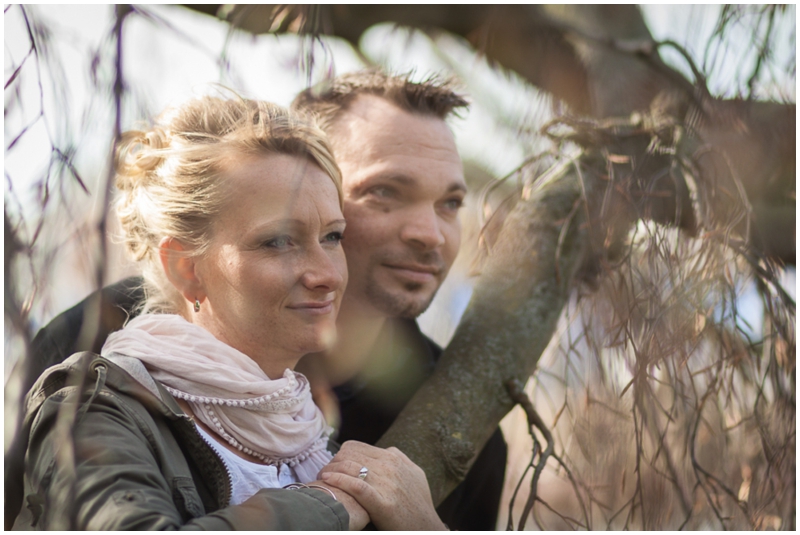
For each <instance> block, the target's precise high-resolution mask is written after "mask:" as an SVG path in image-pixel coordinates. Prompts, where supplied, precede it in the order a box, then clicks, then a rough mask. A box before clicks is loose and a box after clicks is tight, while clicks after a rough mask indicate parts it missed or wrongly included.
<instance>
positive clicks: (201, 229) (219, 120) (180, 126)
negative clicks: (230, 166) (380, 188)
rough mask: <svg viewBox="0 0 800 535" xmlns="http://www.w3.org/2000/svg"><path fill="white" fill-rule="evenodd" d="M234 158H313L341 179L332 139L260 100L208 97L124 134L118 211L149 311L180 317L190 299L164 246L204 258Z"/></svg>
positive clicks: (118, 155) (119, 155) (308, 121)
mask: <svg viewBox="0 0 800 535" xmlns="http://www.w3.org/2000/svg"><path fill="white" fill-rule="evenodd" d="M231 153H234V154H236V153H238V154H241V155H243V156H246V155H268V154H288V155H292V156H299V157H303V158H307V159H308V160H310V161H311V162H313V163H315V164H317V165H318V166H319V167H320V168H321V169H322V170H323V171H325V173H327V174H328V176H330V177H331V180H333V182H334V184H335V185H336V189H337V191H338V192H339V204H340V206H341V204H342V200H343V195H342V180H341V173H340V171H339V167H338V166H337V165H336V162H335V160H334V158H333V153H332V151H331V149H330V146H329V145H328V140H327V138H326V137H325V134H324V133H323V132H322V130H320V129H319V128H318V127H317V125H316V123H315V122H314V121H313V119H311V118H310V117H308V116H306V115H303V114H302V112H298V111H290V110H287V109H286V108H283V107H281V106H278V105H276V104H271V103H269V102H262V101H257V100H247V99H243V98H231V99H223V98H218V97H211V96H206V97H201V98H197V99H194V100H192V101H189V102H188V103H186V104H183V105H181V106H179V107H177V108H173V109H168V110H167V111H165V112H164V113H162V114H161V116H159V118H158V119H157V120H156V122H155V124H154V125H153V126H152V128H150V129H149V130H146V131H145V130H131V131H129V132H125V133H124V134H123V135H122V138H121V140H120V143H119V145H118V148H117V152H116V155H115V165H116V172H117V175H116V186H117V189H118V190H119V196H118V199H117V201H116V211H117V215H118V217H119V220H120V223H121V225H122V232H123V241H124V244H125V247H126V249H127V251H128V252H129V253H130V254H131V256H132V257H133V258H134V260H136V261H137V262H140V263H141V265H142V275H143V276H144V281H145V296H146V301H145V302H144V303H143V304H142V308H143V311H144V312H161V313H172V314H175V313H180V312H181V311H182V309H183V308H184V306H183V302H184V298H183V296H182V295H181V294H180V292H179V291H178V290H177V289H176V288H175V287H174V286H173V285H172V284H171V283H170V282H169V280H168V279H167V277H166V275H165V274H164V271H163V268H162V266H161V262H160V259H159V247H158V246H159V243H160V242H161V240H162V239H163V238H164V237H167V236H169V237H172V238H176V239H177V240H178V241H180V242H181V243H182V244H183V245H184V247H186V248H187V249H188V250H189V254H191V255H192V256H199V255H202V254H203V253H204V252H205V251H206V249H207V248H208V244H209V242H210V239H211V231H212V222H213V220H214V218H215V216H216V215H217V214H218V213H219V211H220V208H221V206H222V204H223V202H224V195H223V194H222V192H223V191H224V190H223V189H222V188H221V187H220V186H221V184H220V182H221V181H220V177H221V171H222V170H223V169H222V163H223V162H224V161H226V160H228V159H229V158H230V155H231Z"/></svg>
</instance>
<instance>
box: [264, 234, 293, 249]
mask: <svg viewBox="0 0 800 535" xmlns="http://www.w3.org/2000/svg"><path fill="white" fill-rule="evenodd" d="M291 244H292V238H291V237H290V236H278V237H277V238H272V239H271V240H267V241H265V242H264V247H269V248H271V249H283V248H285V247H288V246H290V245H291Z"/></svg>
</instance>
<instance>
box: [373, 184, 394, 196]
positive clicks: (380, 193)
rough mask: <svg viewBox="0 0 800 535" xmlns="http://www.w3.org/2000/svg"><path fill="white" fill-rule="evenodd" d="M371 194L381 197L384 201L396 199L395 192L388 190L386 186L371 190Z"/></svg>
mask: <svg viewBox="0 0 800 535" xmlns="http://www.w3.org/2000/svg"><path fill="white" fill-rule="evenodd" d="M369 192H370V194H372V195H374V196H376V197H380V198H382V199H390V198H392V197H395V196H396V195H395V191H394V190H393V189H392V188H387V187H386V186H378V187H376V188H372V189H371V190H369Z"/></svg>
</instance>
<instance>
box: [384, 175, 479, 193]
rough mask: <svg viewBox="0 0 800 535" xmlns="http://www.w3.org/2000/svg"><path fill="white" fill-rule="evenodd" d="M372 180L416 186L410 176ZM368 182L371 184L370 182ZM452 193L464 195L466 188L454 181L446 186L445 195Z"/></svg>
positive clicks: (393, 176)
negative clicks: (459, 192) (461, 192)
mask: <svg viewBox="0 0 800 535" xmlns="http://www.w3.org/2000/svg"><path fill="white" fill-rule="evenodd" d="M373 180H387V181H389V182H396V183H398V184H400V185H401V186H416V185H417V179H415V178H411V177H410V176H406V175H395V174H386V175H378V176H377V177H375V178H374V179H373ZM370 182H372V180H371V181H370ZM454 191H463V192H464V193H466V192H467V186H466V184H464V183H463V182H456V181H454V182H453V183H452V184H450V186H448V188H447V193H452V192H454Z"/></svg>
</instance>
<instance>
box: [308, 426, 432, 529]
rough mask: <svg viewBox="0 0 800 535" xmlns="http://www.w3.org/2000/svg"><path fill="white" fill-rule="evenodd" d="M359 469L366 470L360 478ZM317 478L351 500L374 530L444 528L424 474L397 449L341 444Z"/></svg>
mask: <svg viewBox="0 0 800 535" xmlns="http://www.w3.org/2000/svg"><path fill="white" fill-rule="evenodd" d="M362 467H366V468H367V470H368V472H367V476H366V477H365V478H363V479H361V478H359V477H358V476H359V472H360V471H361V468H362ZM319 477H320V479H322V481H324V482H325V483H326V484H327V485H329V486H331V487H335V488H336V489H337V490H336V492H339V491H340V490H341V491H344V492H345V493H347V494H348V495H349V496H352V497H353V498H355V499H356V500H357V501H358V503H359V504H360V505H361V506H362V507H363V508H364V509H366V511H367V513H368V514H369V517H370V519H371V520H372V522H373V523H374V524H375V526H377V527H378V529H381V530H393V531H394V530H425V531H433V530H446V529H447V526H445V525H444V524H443V523H442V521H441V520H440V519H439V516H438V515H437V514H436V510H435V509H434V507H433V500H432V499H431V491H430V489H429V488H428V480H427V478H426V477H425V472H423V471H422V469H421V468H420V467H419V466H417V465H416V464H414V463H413V462H412V461H411V460H410V459H409V458H408V457H406V455H405V454H404V453H403V452H401V451H400V450H398V449H397V448H388V449H385V450H384V449H381V448H376V447H374V446H369V445H367V444H363V443H361V442H355V441H349V442H345V443H344V445H343V446H342V449H340V450H339V453H337V454H336V455H335V456H334V458H333V461H331V463H330V464H328V465H327V466H326V467H325V468H323V469H322V470H321V471H320V475H319ZM349 496H348V497H349ZM337 497H338V494H337ZM348 510H349V509H348Z"/></svg>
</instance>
